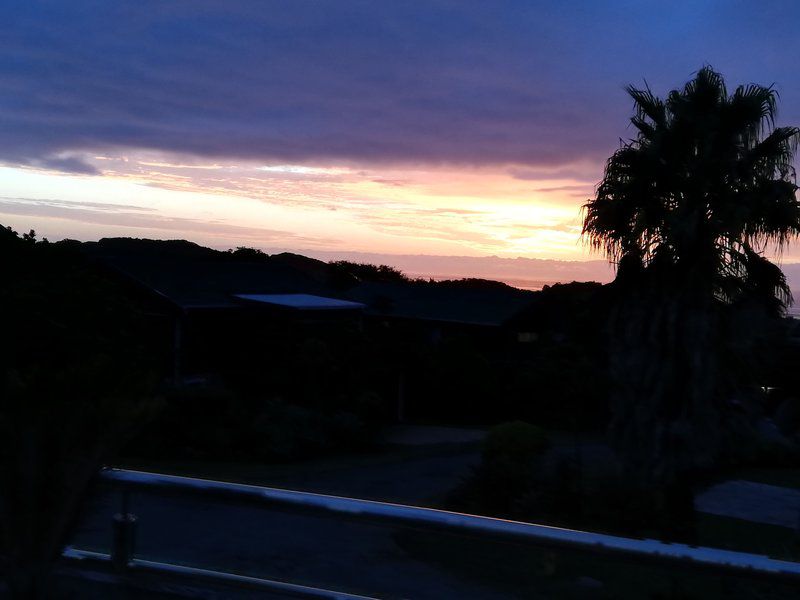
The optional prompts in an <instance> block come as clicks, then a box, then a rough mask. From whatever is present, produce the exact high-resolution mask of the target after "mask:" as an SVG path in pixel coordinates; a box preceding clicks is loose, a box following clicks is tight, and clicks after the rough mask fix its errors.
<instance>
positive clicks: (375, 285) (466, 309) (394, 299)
mask: <svg viewBox="0 0 800 600" xmlns="http://www.w3.org/2000/svg"><path fill="white" fill-rule="evenodd" d="M346 295H347V297H348V298H349V299H351V300H354V301H356V302H361V303H363V304H364V305H366V307H367V308H366V313H367V314H371V315H375V316H385V317H395V318H403V319H418V320H424V321H438V322H442V323H461V324H466V325H482V326H494V327H498V326H501V325H503V324H504V323H506V322H508V321H509V320H511V319H512V318H513V317H515V316H516V315H518V314H519V313H520V312H522V311H523V310H525V309H527V308H528V307H530V306H531V305H532V304H533V303H534V302H535V301H536V294H535V293H534V292H529V291H525V290H519V289H516V288H512V287H507V288H492V289H484V288H469V287H461V286H447V285H442V284H438V285H432V284H427V283H389V282H364V283H361V284H359V285H357V286H356V287H354V288H352V289H351V290H348V292H347V294H346Z"/></svg>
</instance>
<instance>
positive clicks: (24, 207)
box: [0, 197, 338, 246]
mask: <svg viewBox="0 0 800 600" xmlns="http://www.w3.org/2000/svg"><path fill="white" fill-rule="evenodd" d="M0 214H6V215H15V216H28V217H49V218H56V219H67V220H71V221H79V222H81V223H89V224H92V225H101V226H121V227H132V228H135V229H151V230H162V231H170V232H180V233H181V234H183V235H186V234H195V235H196V234H212V235H213V236H215V237H224V236H230V237H236V238H239V239H247V240H250V241H251V242H252V243H258V244H264V243H280V244H285V243H290V244H295V245H302V244H309V245H312V246H325V245H330V244H335V243H336V242H337V241H338V240H334V239H330V238H322V237H310V236H304V235H301V234H297V233H292V232H289V231H283V230H278V229H268V228H263V227H244V226H241V225H235V224H230V223H225V222H222V221H219V220H208V221H204V220H199V219H191V218H186V217H172V216H166V215H160V214H154V213H153V212H152V211H151V209H149V208H146V207H141V206H132V205H126V204H121V205H120V204H111V203H100V202H72V201H68V200H58V199H55V200H54V199H39V198H9V197H0Z"/></svg>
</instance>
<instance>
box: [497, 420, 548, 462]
mask: <svg viewBox="0 0 800 600" xmlns="http://www.w3.org/2000/svg"><path fill="white" fill-rule="evenodd" d="M548 446H549V441H548V439H547V433H546V432H545V431H544V430H543V429H542V428H540V427H536V426H535V425H531V424H530V423H525V422H524V421H512V422H510V423H502V424H500V425H497V426H496V427H493V428H492V429H491V430H490V431H489V433H488V435H487V436H486V439H485V440H484V443H483V459H484V461H487V462H491V461H496V460H508V461H511V462H516V463H530V462H532V461H533V460H535V459H536V458H537V457H538V456H539V455H541V454H542V453H543V452H544V451H545V450H547V447H548Z"/></svg>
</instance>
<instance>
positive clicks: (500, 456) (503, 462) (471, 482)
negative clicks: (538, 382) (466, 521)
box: [448, 421, 549, 516]
mask: <svg viewBox="0 0 800 600" xmlns="http://www.w3.org/2000/svg"><path fill="white" fill-rule="evenodd" d="M548 446H549V442H548V439H547V435H546V433H545V432H544V430H542V429H541V428H539V427H536V426H534V425H530V424H528V423H524V422H522V421H514V422H512V423H504V424H501V425H498V426H496V427H494V428H493V429H492V430H491V431H490V432H489V434H488V435H487V436H486V440H485V442H484V447H483V460H482V461H481V464H480V465H478V466H477V467H475V469H473V472H472V474H471V475H470V476H469V477H468V478H467V479H466V480H464V481H463V482H462V483H461V484H460V485H459V486H458V487H457V488H456V489H455V490H453V492H451V494H450V496H449V498H448V501H449V504H451V505H452V506H453V507H454V508H457V509H459V510H465V511H468V512H477V513H482V514H491V515H502V516H512V515H513V514H514V512H515V511H514V506H515V504H516V503H517V502H518V500H519V499H520V498H522V497H524V496H525V495H526V494H528V493H530V492H531V489H532V487H533V484H534V481H535V479H536V473H537V471H538V470H539V468H540V464H539V463H540V462H541V461H540V459H541V457H542V456H543V454H544V452H545V450H547V448H548Z"/></svg>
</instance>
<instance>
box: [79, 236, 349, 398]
mask: <svg viewBox="0 0 800 600" xmlns="http://www.w3.org/2000/svg"><path fill="white" fill-rule="evenodd" d="M86 251H87V252H88V253H89V254H90V255H91V256H93V257H94V258H95V259H96V260H97V261H98V262H99V263H100V264H101V265H103V266H105V267H106V268H107V269H108V270H109V271H110V272H112V273H114V274H115V275H116V276H118V277H119V278H121V279H122V280H123V281H125V282H127V283H128V284H129V286H130V289H131V292H132V293H133V294H136V295H137V296H138V297H139V299H140V300H142V301H144V302H145V305H146V306H147V307H148V311H149V315H150V316H151V320H152V322H153V323H154V327H155V328H157V329H158V330H159V331H160V332H161V334H162V340H163V342H164V344H167V345H169V347H170V352H169V354H170V356H171V364H170V367H169V370H170V371H171V375H172V378H173V380H174V381H176V382H183V383H185V382H187V381H192V380H194V379H197V378H198V377H204V376H207V375H208V374H210V373H217V372H220V371H225V370H230V369H238V368H257V364H256V363H257V361H258V357H259V356H260V355H261V354H263V352H262V350H263V348H264V347H265V346H266V345H270V346H271V347H274V346H276V345H278V344H280V343H282V342H285V341H286V340H291V339H292V338H293V337H296V336H298V335H299V334H300V332H309V331H313V332H314V333H316V334H320V333H321V332H322V333H323V334H324V331H325V330H326V329H329V328H337V327H356V328H359V327H361V325H362V312H363V310H362V309H363V305H361V304H360V303H358V302H355V301H353V300H349V299H343V298H339V297H336V296H335V295H332V290H331V289H330V288H329V287H328V286H327V285H326V284H325V282H324V280H323V278H321V277H319V275H318V274H315V273H313V272H309V270H308V269H304V268H302V267H301V266H299V264H298V262H297V261H296V260H293V259H292V255H287V256H284V255H276V256H267V255H255V256H245V257H240V256H235V255H232V254H231V253H226V252H219V251H216V250H212V249H209V248H203V247H201V246H198V245H196V244H192V243H190V242H185V241H182V240H180V241H156V240H131V239H109V240H101V241H100V242H96V243H90V244H86ZM287 257H288V260H287ZM300 258H303V257H300ZM315 262H318V261H315ZM323 264H324V263H323Z"/></svg>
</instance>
